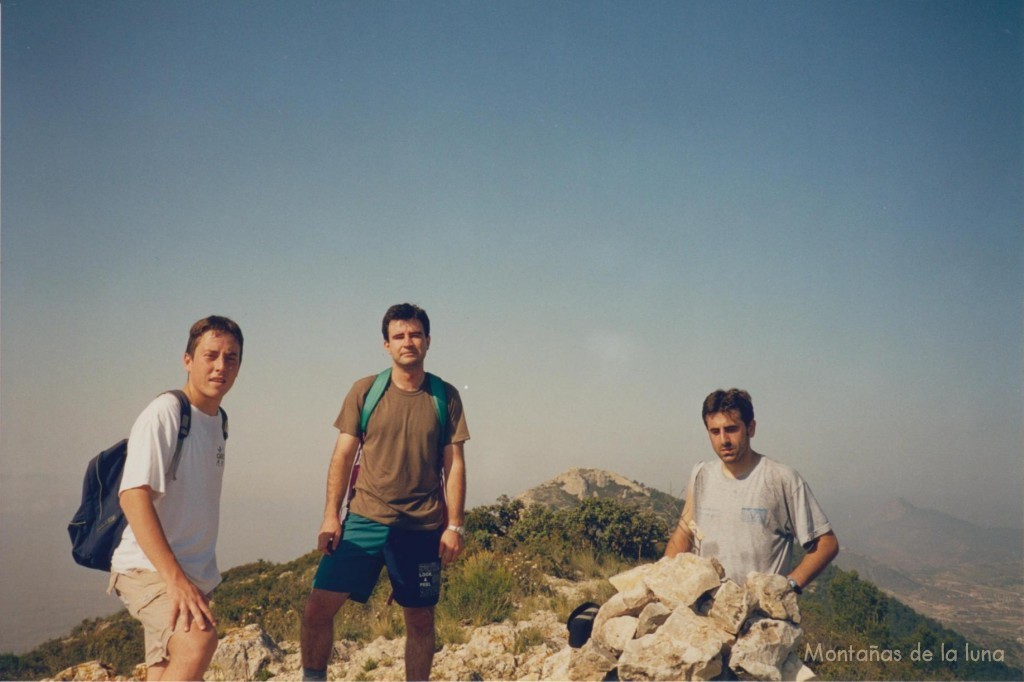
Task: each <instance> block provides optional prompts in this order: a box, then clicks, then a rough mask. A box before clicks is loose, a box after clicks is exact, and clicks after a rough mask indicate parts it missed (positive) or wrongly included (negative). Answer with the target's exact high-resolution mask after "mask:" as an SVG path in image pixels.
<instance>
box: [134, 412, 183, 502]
mask: <svg viewBox="0 0 1024 682" xmlns="http://www.w3.org/2000/svg"><path fill="white" fill-rule="evenodd" d="M180 424H181V407H180V405H179V403H178V399H177V398H176V397H175V396H174V395H172V394H164V395H161V396H159V397H158V398H157V399H156V400H154V401H153V402H151V403H150V404H149V405H148V406H146V409H144V410H143V411H142V414H140V415H139V417H138V419H136V420H135V424H134V425H133V426H132V430H131V433H130V434H129V436H128V455H127V459H126V460H125V464H124V473H123V474H122V475H121V487H120V488H119V490H118V492H123V491H125V490H130V489H131V488H140V487H142V486H149V487H150V488H152V489H153V491H154V492H156V493H159V494H163V493H164V492H166V490H167V470H168V468H169V467H170V464H171V459H172V458H173V457H174V449H175V446H176V445H177V443H178V428H179V427H180Z"/></svg>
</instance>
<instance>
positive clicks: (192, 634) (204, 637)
mask: <svg viewBox="0 0 1024 682" xmlns="http://www.w3.org/2000/svg"><path fill="white" fill-rule="evenodd" d="M219 642H220V640H219V639H218V638H217V631H216V630H215V629H213V628H209V629H207V630H200V629H199V628H197V627H193V628H192V629H190V630H189V631H188V632H179V633H177V634H175V635H173V636H172V637H171V641H170V643H169V645H168V648H167V653H168V655H169V657H170V659H171V661H172V662H174V663H176V664H181V665H184V666H186V667H189V668H193V667H195V668H200V669H201V668H205V667H206V665H207V664H208V663H209V661H210V659H212V658H213V654H214V653H215V652H216V651H217V644H219Z"/></svg>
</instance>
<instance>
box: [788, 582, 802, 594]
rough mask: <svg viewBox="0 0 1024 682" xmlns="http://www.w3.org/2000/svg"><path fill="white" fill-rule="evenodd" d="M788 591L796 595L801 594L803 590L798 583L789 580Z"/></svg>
mask: <svg viewBox="0 0 1024 682" xmlns="http://www.w3.org/2000/svg"><path fill="white" fill-rule="evenodd" d="M789 589H791V590H793V592H795V593H796V594H802V593H803V590H802V589H800V585H799V583H797V581H795V580H793V579H792V578H790V579H789Z"/></svg>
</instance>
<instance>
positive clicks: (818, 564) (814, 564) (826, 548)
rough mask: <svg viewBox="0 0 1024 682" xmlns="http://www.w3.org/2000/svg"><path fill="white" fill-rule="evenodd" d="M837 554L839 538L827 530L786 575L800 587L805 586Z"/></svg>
mask: <svg viewBox="0 0 1024 682" xmlns="http://www.w3.org/2000/svg"><path fill="white" fill-rule="evenodd" d="M837 554H839V540H838V539H837V538H836V536H835V533H833V532H831V531H829V532H828V533H825V534H824V535H822V536H821V537H819V538H817V539H816V540H815V541H814V545H813V546H812V547H811V548H810V549H809V550H807V553H806V554H805V555H804V558H803V559H802V560H801V561H800V563H799V564H797V567H796V568H794V569H793V570H792V571H791V572H790V574H789V576H788V577H789V578H791V579H793V580H795V581H796V583H797V584H798V585H799V586H800V587H801V588H803V587H806V586H807V584H808V583H810V582H811V581H812V580H814V579H815V578H816V577H817V576H818V574H819V573H821V572H822V571H824V570H825V568H826V567H827V566H828V565H829V564H830V563H832V560H833V559H835V558H836V555H837Z"/></svg>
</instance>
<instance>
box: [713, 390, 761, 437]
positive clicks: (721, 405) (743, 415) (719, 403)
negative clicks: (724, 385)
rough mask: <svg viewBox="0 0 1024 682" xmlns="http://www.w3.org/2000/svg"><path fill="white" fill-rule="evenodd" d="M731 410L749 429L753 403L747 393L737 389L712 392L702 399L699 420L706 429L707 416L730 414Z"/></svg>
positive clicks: (752, 418)
mask: <svg viewBox="0 0 1024 682" xmlns="http://www.w3.org/2000/svg"><path fill="white" fill-rule="evenodd" d="M733 410H735V411H736V412H739V413H740V419H741V420H743V423H744V424H745V425H746V426H747V427H748V428H749V427H750V423H751V422H752V421H754V403H753V402H751V400H750V394H749V393H747V392H746V391H744V390H741V389H738V388H730V389H729V390H728V391H724V390H722V389H718V390H717V391H712V392H711V393H710V394H709V395H708V397H707V398H705V399H704V409H703V410H701V414H700V418H701V420H702V421H703V422H704V426H705V427H706V426H707V425H708V415H710V414H717V413H719V412H732V411H733Z"/></svg>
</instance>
